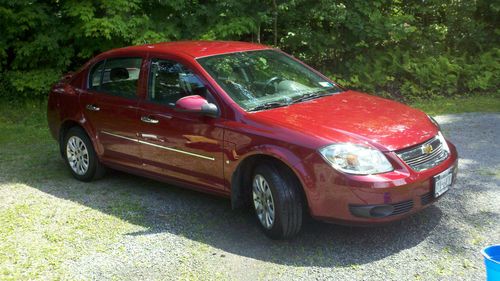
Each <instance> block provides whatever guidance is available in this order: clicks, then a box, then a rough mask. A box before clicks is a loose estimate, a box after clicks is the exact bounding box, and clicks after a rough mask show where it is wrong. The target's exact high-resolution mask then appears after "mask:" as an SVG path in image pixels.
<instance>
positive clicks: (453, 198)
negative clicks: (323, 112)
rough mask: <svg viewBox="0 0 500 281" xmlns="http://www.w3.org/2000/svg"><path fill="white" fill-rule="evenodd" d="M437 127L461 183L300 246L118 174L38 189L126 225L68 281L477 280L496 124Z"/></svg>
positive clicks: (452, 120)
mask: <svg viewBox="0 0 500 281" xmlns="http://www.w3.org/2000/svg"><path fill="white" fill-rule="evenodd" d="M436 119H437V121H438V122H439V123H440V124H441V125H442V129H443V131H444V132H445V135H446V136H447V137H448V138H449V139H450V140H451V141H452V142H453V143H454V144H455V145H456V146H457V148H458V151H459V155H460V160H459V177H458V180H457V183H456V185H455V186H454V187H453V189H451V190H450V191H449V192H447V194H446V195H445V196H444V197H443V198H442V199H441V200H440V201H438V202H437V203H436V204H434V205H433V206H431V207H429V208H427V209H425V210H424V211H422V212H420V213H418V214H416V215H413V216H411V217H409V218H407V219H404V220H402V221H400V222H396V223H394V224H391V225H388V226H382V227H373V228H356V227H345V226H338V225H332V224H325V223H321V222H315V221H310V222H307V223H306V224H305V225H304V228H303V231H302V232H301V234H300V235H299V236H298V237H297V238H295V239H293V240H290V241H272V240H269V239H267V238H266V237H265V236H264V235H263V234H262V233H261V232H260V230H259V229H258V225H257V222H256V220H255V219H254V217H253V215H252V213H251V212H250V211H245V210H237V211H233V210H231V208H230V202H229V201H228V200H226V199H221V198H217V197H213V196H210V195H206V194H202V193H197V192H193V191H189V190H184V189H180V188H176V187H169V186H166V185H165V184H161V183H158V182H155V181H152V180H147V179H143V178H139V177H135V176H131V175H127V174H123V173H119V172H113V173H111V174H109V175H108V176H106V177H105V178H104V179H103V180H101V181H97V182H94V183H90V184H82V183H77V182H75V181H74V180H71V179H64V180H60V181H61V182H59V183H55V182H50V180H48V181H47V182H45V183H43V184H39V185H37V187H36V188H37V189H39V190H41V191H42V192H44V193H47V194H49V195H50V196H53V197H55V198H56V199H58V200H59V199H60V200H65V201H68V200H69V201H71V202H74V203H76V204H80V205H82V206H84V207H86V208H90V209H92V210H97V211H99V212H101V213H104V214H105V215H109V216H113V217H116V218H118V219H120V220H123V221H126V222H128V223H130V224H131V225H133V227H132V228H131V231H129V232H126V233H120V234H117V235H116V236H113V239H112V242H111V243H109V245H108V246H106V247H103V248H99V247H98V246H99V245H98V244H97V245H96V244H95V243H93V244H92V245H93V246H92V247H95V249H94V248H91V247H90V246H89V248H87V249H85V250H82V251H81V254H80V255H78V256H77V257H76V258H72V259H68V260H66V261H64V262H63V264H62V265H61V268H62V270H63V272H65V275H64V278H67V279H84V280H89V279H90V280H96V279H118V280H159V279H163V280H165V279H189V280H191V279H195V280H196V279H203V280H212V279H213V280H224V279H228V280H291V279H293V280H325V279H335V280H484V279H485V273H484V271H485V270H484V265H483V261H482V256H481V254H480V250H481V249H482V248H483V247H485V246H487V245H491V244H496V243H500V231H499V230H500V189H499V186H500V141H498V140H499V139H500V133H499V132H500V114H479V113H473V114H457V115H445V116H438V117H436ZM60 165H62V164H60ZM61 169H63V168H62V167H61ZM71 185H75V186H74V188H73V187H72V186H71ZM85 188H87V190H86V189H85ZM68 190H69V191H68ZM85 190H86V191H85ZM73 191H74V192H73ZM94 191H99V192H94ZM124 198H126V199H127V201H126V202H127V203H126V205H125V207H123V208H122V207H120V206H121V205H120V204H121V203H120V202H122V201H123V199H124ZM117 204H118V205H117ZM116 206H118V207H116ZM102 231H103V232H106V231H112V230H111V229H106V228H104V229H102Z"/></svg>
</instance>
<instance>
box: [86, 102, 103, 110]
mask: <svg viewBox="0 0 500 281" xmlns="http://www.w3.org/2000/svg"><path fill="white" fill-rule="evenodd" d="M85 108H87V109H88V110H90V111H99V110H101V109H100V108H99V107H98V106H97V105H95V104H87V106H85Z"/></svg>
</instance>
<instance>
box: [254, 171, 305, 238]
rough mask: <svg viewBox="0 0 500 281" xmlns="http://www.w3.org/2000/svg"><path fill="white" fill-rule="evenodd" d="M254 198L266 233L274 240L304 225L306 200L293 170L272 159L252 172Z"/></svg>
mask: <svg viewBox="0 0 500 281" xmlns="http://www.w3.org/2000/svg"><path fill="white" fill-rule="evenodd" d="M252 201H253V206H254V210H255V215H256V217H257V219H258V221H259V223H260V226H261V228H262V230H263V231H264V233H265V234H266V235H267V236H268V237H270V238H272V239H287V238H291V237H293V236H294V235H296V234H297V233H298V232H299V231H300V228H301V226H302V215H303V214H302V211H303V206H302V205H303V202H302V196H301V193H300V183H299V182H298V180H297V179H296V178H295V177H294V176H293V174H292V172H291V171H290V170H288V169H286V168H284V167H280V166H279V165H276V164H274V163H272V162H266V163H264V164H261V165H259V166H257V168H256V169H255V170H254V173H253V182H252Z"/></svg>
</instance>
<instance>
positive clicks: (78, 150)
mask: <svg viewBox="0 0 500 281" xmlns="http://www.w3.org/2000/svg"><path fill="white" fill-rule="evenodd" d="M63 145H64V147H63V149H64V150H63V151H64V156H65V157H64V158H65V160H66V164H67V165H68V167H69V168H70V171H71V174H73V176H74V177H75V178H76V179H78V180H81V181H91V180H93V179H97V178H100V177H102V176H103V175H104V172H105V168H104V166H103V165H102V164H101V163H100V162H99V159H98V158H97V155H96V153H95V150H94V147H93V146H92V142H91V141H90V139H89V137H88V136H87V134H86V133H85V131H84V130H83V129H82V128H79V127H73V128H71V129H69V131H68V132H67V134H66V135H65V137H64V144H63Z"/></svg>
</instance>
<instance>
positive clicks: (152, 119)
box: [141, 116, 160, 124]
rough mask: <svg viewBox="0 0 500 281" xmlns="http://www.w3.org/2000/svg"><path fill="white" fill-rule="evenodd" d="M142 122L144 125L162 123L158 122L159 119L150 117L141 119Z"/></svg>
mask: <svg viewBox="0 0 500 281" xmlns="http://www.w3.org/2000/svg"><path fill="white" fill-rule="evenodd" d="M141 121H142V122H144V123H149V124H158V123H160V121H158V120H157V119H154V118H151V117H149V116H142V117H141Z"/></svg>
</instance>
